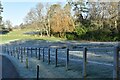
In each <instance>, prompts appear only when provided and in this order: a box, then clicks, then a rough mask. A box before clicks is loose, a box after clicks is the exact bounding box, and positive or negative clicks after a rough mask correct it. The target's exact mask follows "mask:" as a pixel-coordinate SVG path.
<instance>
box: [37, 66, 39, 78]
mask: <svg viewBox="0 0 120 80" xmlns="http://www.w3.org/2000/svg"><path fill="white" fill-rule="evenodd" d="M37 80H39V65H37Z"/></svg>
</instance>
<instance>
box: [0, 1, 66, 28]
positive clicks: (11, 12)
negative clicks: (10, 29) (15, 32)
mask: <svg viewBox="0 0 120 80" xmlns="http://www.w3.org/2000/svg"><path fill="white" fill-rule="evenodd" d="M65 1H66V0H51V1H50V0H23V1H22V0H4V1H1V3H2V6H3V13H2V17H3V21H6V20H10V21H11V22H12V25H13V26H15V25H19V24H21V23H23V21H24V18H25V16H26V15H27V13H28V12H29V10H30V9H31V8H34V7H35V6H36V5H37V3H39V2H41V3H43V4H45V3H47V2H50V3H57V2H65Z"/></svg>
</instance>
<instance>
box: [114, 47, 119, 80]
mask: <svg viewBox="0 0 120 80" xmlns="http://www.w3.org/2000/svg"><path fill="white" fill-rule="evenodd" d="M113 78H114V79H115V80H119V48H118V46H115V47H114V62H113Z"/></svg>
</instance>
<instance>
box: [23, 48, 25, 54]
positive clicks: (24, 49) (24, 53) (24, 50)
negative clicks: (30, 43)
mask: <svg viewBox="0 0 120 80" xmlns="http://www.w3.org/2000/svg"><path fill="white" fill-rule="evenodd" d="M23 49H24V55H25V54H26V47H24V48H23Z"/></svg>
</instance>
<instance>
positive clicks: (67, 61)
mask: <svg viewBox="0 0 120 80" xmlns="http://www.w3.org/2000/svg"><path fill="white" fill-rule="evenodd" d="M68 64H69V49H68V48H67V57H66V70H68Z"/></svg>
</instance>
